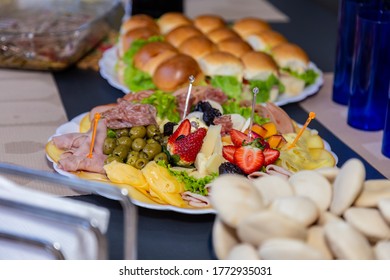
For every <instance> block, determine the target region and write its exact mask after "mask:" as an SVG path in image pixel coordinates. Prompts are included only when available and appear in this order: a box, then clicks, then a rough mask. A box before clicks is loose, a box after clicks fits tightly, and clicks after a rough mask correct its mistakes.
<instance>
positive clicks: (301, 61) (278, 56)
mask: <svg viewBox="0 0 390 280" xmlns="http://www.w3.org/2000/svg"><path fill="white" fill-rule="evenodd" d="M271 55H272V56H273V58H274V59H275V61H276V63H277V64H278V66H279V67H280V68H290V69H291V70H293V71H296V72H298V73H303V72H305V71H306V70H307V68H308V66H309V62H310V60H309V57H308V55H307V54H306V52H305V51H304V50H303V49H302V48H301V47H299V46H298V45H295V44H292V43H283V44H279V45H277V46H276V47H274V48H272V49H271Z"/></svg>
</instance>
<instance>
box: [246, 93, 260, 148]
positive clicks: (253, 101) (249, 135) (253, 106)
mask: <svg viewBox="0 0 390 280" xmlns="http://www.w3.org/2000/svg"><path fill="white" fill-rule="evenodd" d="M252 91H253V99H252V112H251V118H250V123H249V129H248V141H251V140H252V126H253V118H254V114H255V105H256V96H257V94H258V93H259V88H258V87H254V88H253V90H252Z"/></svg>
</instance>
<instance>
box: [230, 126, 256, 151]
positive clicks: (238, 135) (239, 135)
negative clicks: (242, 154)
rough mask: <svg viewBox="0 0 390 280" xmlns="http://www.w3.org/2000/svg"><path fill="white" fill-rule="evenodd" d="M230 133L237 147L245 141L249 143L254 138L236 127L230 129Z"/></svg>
mask: <svg viewBox="0 0 390 280" xmlns="http://www.w3.org/2000/svg"><path fill="white" fill-rule="evenodd" d="M229 134H230V138H231V139H232V142H233V144H234V146H236V147H241V146H242V144H243V143H244V141H245V143H248V142H251V141H252V140H253V138H249V136H248V135H246V134H245V133H243V132H241V131H239V130H236V129H234V128H232V129H231V130H230V131H229Z"/></svg>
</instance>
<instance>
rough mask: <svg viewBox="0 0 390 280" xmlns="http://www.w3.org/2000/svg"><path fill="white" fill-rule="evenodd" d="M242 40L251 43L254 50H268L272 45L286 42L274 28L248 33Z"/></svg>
mask: <svg viewBox="0 0 390 280" xmlns="http://www.w3.org/2000/svg"><path fill="white" fill-rule="evenodd" d="M244 40H245V41H246V42H247V43H248V44H249V45H251V47H252V48H253V49H254V50H255V51H266V52H268V51H270V50H271V49H272V48H273V47H276V46H277V45H280V44H282V43H286V42H287V39H286V37H284V36H283V35H282V34H280V33H279V32H276V31H274V30H264V31H261V32H256V33H250V34H247V35H246V36H245V37H244Z"/></svg>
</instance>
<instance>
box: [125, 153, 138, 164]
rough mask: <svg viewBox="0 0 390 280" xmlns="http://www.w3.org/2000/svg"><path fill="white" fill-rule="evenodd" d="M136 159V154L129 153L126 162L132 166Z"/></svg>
mask: <svg viewBox="0 0 390 280" xmlns="http://www.w3.org/2000/svg"><path fill="white" fill-rule="evenodd" d="M137 159H138V155H130V154H129V156H128V157H127V160H126V163H127V164H130V165H132V166H135V163H136V161H137Z"/></svg>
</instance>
